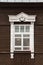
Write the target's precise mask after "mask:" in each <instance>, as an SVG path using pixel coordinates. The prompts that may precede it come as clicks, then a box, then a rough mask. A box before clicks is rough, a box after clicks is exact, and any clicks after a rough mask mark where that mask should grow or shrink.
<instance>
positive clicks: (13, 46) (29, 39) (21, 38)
mask: <svg viewBox="0 0 43 65" xmlns="http://www.w3.org/2000/svg"><path fill="white" fill-rule="evenodd" d="M8 16H9V21H10V52H11V53H10V55H11V56H10V58H11V59H13V58H14V57H13V55H14V52H15V51H30V52H31V58H32V59H34V22H35V18H36V15H28V14H25V13H24V12H21V13H19V14H17V15H8ZM14 22H24V23H25V22H26V23H27V22H28V23H29V22H30V24H19V23H18V24H14Z"/></svg>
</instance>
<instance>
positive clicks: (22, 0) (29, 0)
mask: <svg viewBox="0 0 43 65" xmlns="http://www.w3.org/2000/svg"><path fill="white" fill-rule="evenodd" d="M0 2H43V0H0Z"/></svg>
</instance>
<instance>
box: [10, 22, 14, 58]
mask: <svg viewBox="0 0 43 65" xmlns="http://www.w3.org/2000/svg"><path fill="white" fill-rule="evenodd" d="M10 52H11V54H10V55H11V56H10V57H11V58H13V52H14V23H13V22H12V23H10Z"/></svg>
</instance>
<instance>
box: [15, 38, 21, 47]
mask: <svg viewBox="0 0 43 65" xmlns="http://www.w3.org/2000/svg"><path fill="white" fill-rule="evenodd" d="M15 45H16V46H20V45H21V39H20V38H15Z"/></svg>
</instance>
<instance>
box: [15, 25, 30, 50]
mask: <svg viewBox="0 0 43 65" xmlns="http://www.w3.org/2000/svg"><path fill="white" fill-rule="evenodd" d="M15 26H19V32H15V31H14V35H15V34H20V35H21V37H15V36H14V39H15V38H21V41H22V42H21V46H14V49H15V47H16V48H17V47H18V48H19V47H21V50H17V51H29V50H30V48H29V47H30V46H23V38H25V39H29V40H30V36H29V37H23V35H24V34H26V35H27V34H28V35H30V31H29V32H25V27H26V26H29V28H30V25H28V24H23V25H22V24H15V25H14V27H15ZM20 26H24V32H20ZM14 43H15V42H14ZM29 43H30V42H29ZM29 45H30V44H29ZM23 47H26V48H29V50H23ZM14 51H16V50H14Z"/></svg>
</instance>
